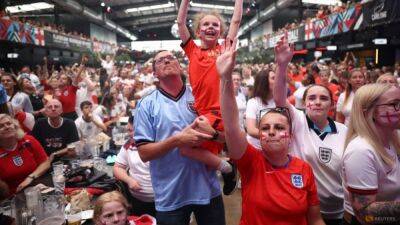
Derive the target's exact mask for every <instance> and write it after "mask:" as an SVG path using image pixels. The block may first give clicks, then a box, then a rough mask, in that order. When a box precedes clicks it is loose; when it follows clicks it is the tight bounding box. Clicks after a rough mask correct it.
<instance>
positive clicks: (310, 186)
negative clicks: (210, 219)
mask: <svg viewBox="0 0 400 225" xmlns="http://www.w3.org/2000/svg"><path fill="white" fill-rule="evenodd" d="M286 46H287V48H285V49H281V51H278V52H277V54H276V57H277V59H280V60H281V61H280V62H279V65H281V66H285V67H286V66H287V65H288V63H289V61H290V60H291V58H292V56H293V50H290V49H289V46H288V45H287V44H286ZM235 54H236V51H235V46H231V45H230V44H229V43H226V45H225V46H224V51H223V53H222V55H221V56H220V57H219V58H218V59H217V69H218V72H219V74H220V76H221V81H220V97H221V112H222V119H223V120H224V121H229V123H228V122H227V123H225V139H226V143H227V145H228V152H229V156H230V157H231V158H232V159H235V160H236V162H237V165H238V169H239V171H240V174H241V179H242V199H243V200H242V217H241V221H240V225H245V224H246V225H247V224H251V225H265V224H282V225H286V224H287V225H289V224H296V225H305V224H312V225H316V224H324V222H323V220H322V218H321V215H320V209H319V200H318V196H317V188H316V184H315V179H314V175H313V171H312V169H311V167H310V165H309V164H307V163H306V162H304V161H303V160H301V159H299V158H296V157H294V156H290V155H289V154H288V152H289V143H290V142H291V140H292V133H291V125H292V123H291V117H290V114H289V113H288V111H287V109H285V108H273V109H269V110H265V113H264V114H263V116H262V117H261V119H260V122H259V137H260V138H259V139H260V144H261V150H257V149H256V148H254V147H253V146H252V145H251V144H249V143H248V142H247V139H246V133H245V132H244V131H242V130H241V129H240V126H239V118H238V108H237V105H236V101H235V94H234V89H233V81H232V76H231V74H232V69H233V67H234V62H235Z"/></svg>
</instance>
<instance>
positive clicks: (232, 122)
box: [216, 38, 247, 159]
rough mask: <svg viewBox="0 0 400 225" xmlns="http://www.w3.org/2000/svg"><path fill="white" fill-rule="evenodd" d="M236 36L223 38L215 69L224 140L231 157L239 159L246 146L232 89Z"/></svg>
mask: <svg viewBox="0 0 400 225" xmlns="http://www.w3.org/2000/svg"><path fill="white" fill-rule="evenodd" d="M236 42H237V40H236V38H235V39H234V41H233V43H231V41H230V40H228V39H227V40H225V44H224V45H223V47H222V54H221V55H220V56H218V58H217V62H216V65H217V70H218V74H219V76H220V80H221V81H220V87H219V90H220V92H219V94H220V101H221V114H222V119H223V121H224V129H225V140H226V144H227V145H228V153H229V156H230V157H231V158H232V159H240V158H241V157H242V156H243V154H244V152H245V151H246V147H247V140H246V134H245V133H244V132H243V131H242V130H241V129H240V125H239V110H238V107H237V104H236V99H235V94H234V91H233V82H232V71H233V67H234V66H235V59H236Z"/></svg>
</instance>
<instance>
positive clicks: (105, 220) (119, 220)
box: [93, 191, 156, 225]
mask: <svg viewBox="0 0 400 225" xmlns="http://www.w3.org/2000/svg"><path fill="white" fill-rule="evenodd" d="M128 208H129V204H128V202H127V200H126V199H125V198H124V196H122V194H121V193H119V192H117V191H112V192H107V193H105V194H102V195H101V196H100V197H99V198H98V199H97V200H96V203H95V205H94V214H93V220H94V222H95V224H96V225H128V224H132V223H133V224H135V225H155V224H156V220H155V219H154V218H153V217H151V216H149V215H143V216H140V217H136V216H129V217H128ZM130 222H132V223H130Z"/></svg>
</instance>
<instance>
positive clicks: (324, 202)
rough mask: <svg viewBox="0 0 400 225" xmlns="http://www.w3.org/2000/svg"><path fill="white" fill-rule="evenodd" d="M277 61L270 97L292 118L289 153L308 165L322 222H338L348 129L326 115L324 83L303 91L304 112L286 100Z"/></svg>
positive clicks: (283, 43) (282, 44)
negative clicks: (316, 192)
mask: <svg viewBox="0 0 400 225" xmlns="http://www.w3.org/2000/svg"><path fill="white" fill-rule="evenodd" d="M286 45H287V43H286V40H281V41H280V42H279V43H278V45H277V47H276V51H277V52H280V51H283V50H282V49H285V48H286V47H285V46H286ZM278 60H279V61H280V60H281V59H278ZM279 61H278V66H277V72H276V74H277V77H276V79H275V86H274V92H273V96H274V100H275V104H276V106H277V107H278V106H279V107H287V108H289V111H290V115H291V117H292V118H293V123H292V124H293V133H294V135H293V139H292V143H291V151H290V153H291V154H292V155H294V156H297V157H299V158H301V159H303V160H305V161H306V162H308V163H309V164H310V165H311V167H312V169H313V171H314V175H315V179H316V181H317V184H318V185H317V186H318V197H319V200H320V202H321V204H320V206H321V214H322V218H323V219H324V221H325V223H326V224H328V225H329V224H341V223H342V220H343V212H344V210H343V188H342V179H341V177H340V174H339V172H338V171H340V168H341V157H342V155H343V151H344V140H345V138H346V133H347V128H346V126H344V125H343V124H341V123H337V122H335V121H333V120H332V119H331V118H329V116H328V115H329V111H330V109H331V108H332V107H333V105H334V104H333V100H332V94H331V92H330V91H329V89H328V88H327V87H326V86H322V85H311V86H309V87H308V88H307V89H306V90H305V92H304V95H303V102H304V103H305V107H306V108H305V113H304V112H302V111H300V110H298V109H296V108H295V107H294V106H292V105H291V104H290V103H289V102H288V101H287V99H286V68H285V67H283V66H280V63H279Z"/></svg>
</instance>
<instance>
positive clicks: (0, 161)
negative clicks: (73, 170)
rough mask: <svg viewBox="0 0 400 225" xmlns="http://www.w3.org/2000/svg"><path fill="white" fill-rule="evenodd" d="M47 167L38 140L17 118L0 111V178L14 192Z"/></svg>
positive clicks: (44, 155) (44, 153) (11, 192)
mask: <svg viewBox="0 0 400 225" xmlns="http://www.w3.org/2000/svg"><path fill="white" fill-rule="evenodd" d="M49 168H50V160H49V159H48V158H47V155H46V152H45V151H44V149H43V148H42V146H41V145H40V143H39V142H38V141H37V140H36V139H35V138H34V137H32V136H29V135H25V134H24V132H23V131H22V130H21V128H20V127H19V124H18V122H17V121H16V120H14V119H12V118H11V117H10V116H8V115H6V114H0V179H1V180H3V181H4V182H6V184H7V185H8V186H9V188H10V194H14V193H16V192H18V191H21V190H22V189H24V188H25V187H27V186H28V185H29V184H30V183H31V182H32V181H33V180H34V179H36V178H38V177H39V176H41V175H43V174H44V173H45V172H46V171H47V170H48V169H49Z"/></svg>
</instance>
